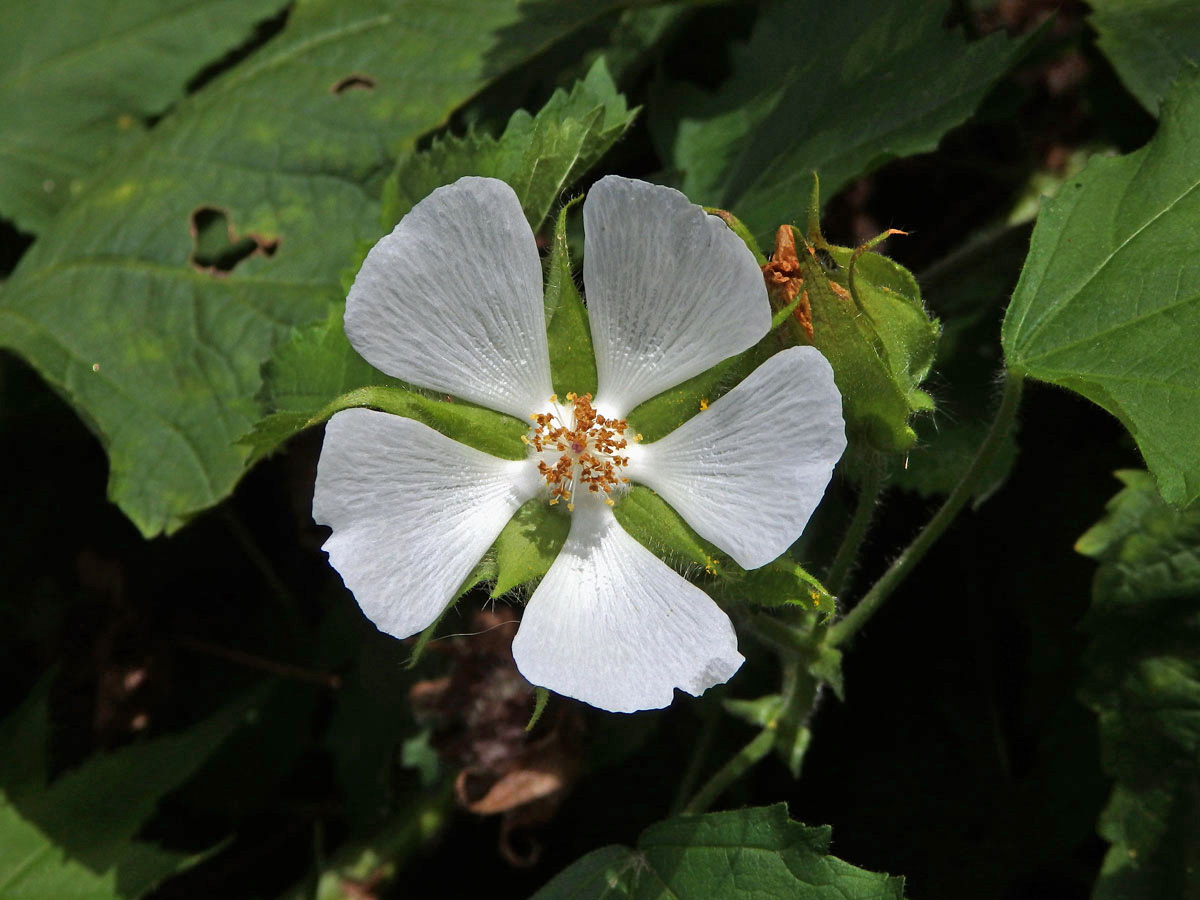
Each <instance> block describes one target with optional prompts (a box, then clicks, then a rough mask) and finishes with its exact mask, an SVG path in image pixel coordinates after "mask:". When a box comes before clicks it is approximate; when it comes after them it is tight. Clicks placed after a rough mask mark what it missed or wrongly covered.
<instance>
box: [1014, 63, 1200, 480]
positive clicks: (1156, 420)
mask: <svg viewBox="0 0 1200 900" xmlns="http://www.w3.org/2000/svg"><path fill="white" fill-rule="evenodd" d="M1198 135H1200V70H1197V69H1195V68H1192V69H1191V70H1189V72H1188V73H1187V75H1186V77H1184V78H1183V79H1181V81H1180V82H1179V83H1178V84H1177V85H1176V87H1175V90H1174V91H1173V92H1172V94H1171V95H1170V97H1169V98H1168V99H1167V102H1166V104H1165V105H1164V107H1163V114H1162V122H1161V125H1160V127H1159V132H1158V134H1157V135H1156V136H1155V138H1154V140H1152V141H1151V142H1150V143H1149V144H1148V145H1147V146H1145V147H1143V148H1142V149H1141V150H1138V151H1137V152H1136V153H1131V154H1129V155H1128V156H1124V157H1121V158H1119V159H1100V158H1097V159H1093V160H1092V161H1091V163H1089V165H1088V167H1087V168H1086V169H1085V170H1084V171H1083V172H1082V173H1081V174H1080V175H1079V176H1078V177H1077V178H1075V179H1073V180H1072V182H1071V183H1070V184H1068V185H1067V186H1066V187H1064V188H1063V189H1062V191H1060V192H1059V194H1058V196H1057V197H1055V199H1054V200H1052V201H1050V202H1049V203H1047V204H1046V206H1045V207H1044V208H1043V210H1042V212H1041V214H1040V215H1039V216H1038V222H1037V226H1036V227H1035V229H1034V232H1033V241H1032V245H1031V246H1030V249H1029V258H1028V260H1027V262H1026V264H1025V269H1024V271H1023V272H1022V273H1021V280H1020V282H1019V283H1018V284H1017V288H1016V291H1015V293H1014V294H1013V299H1012V303H1011V305H1010V306H1009V309H1008V313H1007V315H1006V316H1005V319H1004V329H1003V334H1002V339H1003V344H1004V354H1005V358H1006V360H1007V362H1008V365H1009V366H1010V367H1011V368H1013V369H1015V370H1017V371H1019V372H1022V373H1024V374H1026V375H1029V376H1031V377H1033V378H1037V379H1040V380H1042V381H1048V382H1051V383H1052V384H1057V385H1061V386H1063V387H1067V388H1071V389H1072V390H1074V391H1077V392H1078V393H1080V394H1082V395H1083V396H1085V397H1087V398H1088V399H1090V400H1092V401H1093V402H1095V403H1098V404H1099V405H1100V406H1103V407H1104V408H1105V409H1107V410H1108V411H1109V412H1110V413H1112V414H1113V415H1115V416H1116V417H1117V418H1118V419H1120V420H1121V422H1122V424H1124V425H1125V427H1126V428H1128V429H1129V431H1130V432H1131V433H1132V434H1133V437H1134V439H1135V440H1136V441H1137V445H1138V448H1139V449H1140V450H1141V452H1142V455H1143V456H1144V457H1145V459H1146V464H1147V465H1148V466H1149V468H1150V471H1151V472H1153V473H1154V476H1155V478H1156V479H1157V480H1158V487H1159V490H1160V491H1161V492H1162V494H1163V496H1164V497H1166V499H1167V500H1169V501H1171V502H1172V503H1187V502H1190V501H1192V500H1194V499H1196V498H1197V497H1200V354H1197V353H1196V349H1195V346H1194V342H1193V341H1191V340H1189V338H1188V336H1189V335H1195V334H1198V333H1200V268H1197V267H1196V265H1195V264H1194V260H1195V249H1196V233H1197V230H1198V229H1200V190H1197V188H1198V187H1200V140H1198V138H1197V136H1198Z"/></svg>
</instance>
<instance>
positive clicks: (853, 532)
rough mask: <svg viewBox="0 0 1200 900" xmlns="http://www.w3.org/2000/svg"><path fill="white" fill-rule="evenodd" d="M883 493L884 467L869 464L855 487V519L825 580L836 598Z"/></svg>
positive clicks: (826, 585)
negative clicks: (856, 497)
mask: <svg viewBox="0 0 1200 900" xmlns="http://www.w3.org/2000/svg"><path fill="white" fill-rule="evenodd" d="M882 491H883V466H882V465H872V466H870V468H869V469H868V471H867V473H866V475H865V476H864V478H863V482H862V484H860V485H859V486H858V499H857V502H856V503H855V506H854V516H853V517H852V518H851V519H850V524H849V526H847V528H846V534H845V535H844V536H843V537H842V543H841V545H840V546H839V547H838V549H837V553H836V554H835V555H834V557H833V562H832V563H831V564H830V566H829V574H828V575H827V576H826V577H825V588H826V590H828V591H829V592H830V593H831V594H833V595H834V596H835V597H836V596H837V595H838V594H839V593H841V592H842V590H843V588H845V586H846V576H847V575H849V574H850V567H851V566H853V565H854V561H855V560H856V559H857V558H858V551H859V549H860V548H861V547H862V543H863V540H864V539H865V538H866V536H867V529H868V528H870V527H871V519H872V518H873V517H874V515H875V505H876V503H878V502H879V495H880V493H882Z"/></svg>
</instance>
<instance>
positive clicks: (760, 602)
mask: <svg viewBox="0 0 1200 900" xmlns="http://www.w3.org/2000/svg"><path fill="white" fill-rule="evenodd" d="M725 575H726V583H725V586H724V588H723V590H724V591H726V592H728V593H731V594H735V595H736V596H737V598H738V599H739V600H744V601H745V602H747V603H751V604H753V605H755V606H762V607H768V608H769V607H776V606H799V607H802V608H804V609H806V610H811V611H813V612H816V613H817V614H818V616H819V618H820V621H827V620H828V619H829V618H831V617H832V616H833V614H834V612H835V611H836V608H837V601H836V598H835V597H834V596H833V595H832V594H831V593H829V591H828V590H826V588H825V586H824V585H823V584H821V582H820V581H819V580H817V579H816V578H815V577H813V576H812V575H810V574H809V573H808V572H807V571H805V569H804V567H803V566H801V565H799V564H798V563H796V562H793V561H792V560H791V559H789V558H788V557H787V556H781V557H780V558H779V559H777V560H775V561H774V562H770V563H767V564H766V565H765V566H762V567H761V568H758V569H751V570H749V571H747V570H745V569H742V568H741V567H740V566H736V565H734V564H733V563H730V564H729V565H728V566H726V568H725Z"/></svg>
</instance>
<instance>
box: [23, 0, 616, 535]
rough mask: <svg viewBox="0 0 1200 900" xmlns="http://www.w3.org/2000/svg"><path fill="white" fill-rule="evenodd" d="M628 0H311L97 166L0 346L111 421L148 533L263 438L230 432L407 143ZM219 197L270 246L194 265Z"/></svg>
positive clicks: (310, 311)
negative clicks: (199, 238)
mask: <svg viewBox="0 0 1200 900" xmlns="http://www.w3.org/2000/svg"><path fill="white" fill-rule="evenodd" d="M613 5H614V4H613V3H609V2H606V0H589V2H581V3H571V4H566V5H547V4H534V5H528V4H523V3H520V2H518V0H486V2H466V3H463V2H453V3H451V2H444V0H415V2H412V3H407V4H404V5H403V6H402V7H397V6H396V5H395V4H393V3H391V2H387V0H366V2H362V3H356V4H354V6H353V8H348V7H347V6H346V5H345V4H344V3H340V2H336V0H300V2H298V3H297V4H296V5H295V6H294V8H293V9H292V12H291V14H290V17H289V19H288V22H287V26H286V28H285V29H284V30H283V31H282V32H281V33H280V34H279V35H278V36H276V37H275V38H274V39H273V40H271V41H270V42H269V43H268V44H267V45H266V46H264V47H263V48H261V49H260V50H259V51H258V52H257V53H255V54H254V55H253V56H252V57H250V58H249V59H248V60H246V61H245V62H243V63H242V64H240V65H238V66H236V67H235V68H233V69H231V70H230V71H229V72H227V73H225V74H224V75H223V76H221V77H220V78H218V79H217V80H216V81H214V82H213V83H211V84H210V85H208V86H206V87H205V88H204V89H203V90H202V91H200V92H198V93H197V94H194V95H192V96H191V97H189V98H187V99H186V100H185V101H183V102H182V103H181V104H180V105H179V107H178V108H177V109H176V110H175V112H173V113H172V114H171V115H170V116H168V117H167V118H165V119H164V120H163V121H162V122H161V123H159V124H158V125H157V126H156V127H155V128H154V130H153V131H151V132H150V133H149V134H148V135H146V137H144V138H143V139H141V140H140V141H139V142H137V143H136V144H135V145H134V146H132V147H130V148H129V149H128V150H127V151H126V152H125V153H123V154H121V156H120V158H119V160H114V161H113V163H112V164H110V165H109V166H107V167H105V169H104V170H103V171H101V172H99V173H97V174H96V175H95V176H94V177H93V178H92V179H91V180H89V182H88V185H87V188H86V190H84V191H83V192H82V193H81V195H80V196H79V197H78V198H77V200H76V201H75V202H74V203H73V204H72V205H71V206H70V208H69V209H67V210H64V211H63V213H62V214H61V215H59V216H58V217H57V218H56V220H55V222H54V224H53V226H52V227H51V228H49V229H48V230H47V231H46V232H45V233H44V234H43V235H42V236H41V238H40V239H39V240H38V241H37V242H36V243H35V244H34V246H33V247H32V248H31V249H30V251H29V252H28V253H26V255H25V257H24V258H23V259H22V260H21V263H20V265H19V266H18V268H17V270H16V271H15V272H14V273H13V276H12V277H11V278H10V279H9V281H8V282H7V284H6V285H5V290H4V292H3V294H2V295H0V345H3V346H5V347H10V348H12V349H14V350H16V351H17V352H18V353H19V354H21V355H22V356H23V357H24V358H25V359H27V360H28V361H29V362H30V363H31V364H32V365H33V366H34V367H35V368H36V369H37V370H38V372H39V373H40V374H41V375H42V376H43V377H44V378H45V379H46V380H47V381H48V382H49V383H50V384H51V385H52V386H53V387H54V388H55V389H56V390H57V391H59V392H60V393H61V394H63V395H64V396H65V397H66V398H67V399H68V400H69V401H70V402H71V403H72V405H73V406H74V407H75V409H76V410H77V411H78V412H79V413H80V415H82V416H83V417H84V418H85V419H86V420H87V421H88V422H89V424H90V425H91V426H92V427H93V429H94V430H95V431H96V432H97V433H98V434H99V436H100V438H101V440H102V441H103V442H104V443H105V445H106V448H107V450H108V454H109V460H110V463H111V466H110V480H109V495H110V497H112V499H113V500H114V501H115V502H117V503H118V504H119V505H120V506H121V508H122V509H123V510H124V511H125V512H126V514H127V515H128V516H129V517H130V518H131V519H132V520H133V521H134V523H135V524H136V525H137V526H138V527H139V528H140V529H141V530H142V532H143V533H144V534H147V535H153V534H157V533H159V532H161V531H164V530H166V531H170V530H173V529H175V528H178V527H179V526H180V525H181V524H182V523H183V522H184V521H185V520H186V519H187V518H188V517H189V516H191V515H193V514H194V513H196V512H197V511H199V510H201V509H204V508H206V507H208V506H211V505H212V504H214V503H216V502H218V501H220V500H221V499H223V498H224V497H225V496H227V495H228V493H229V492H230V490H231V489H232V488H233V485H234V484H235V483H236V482H237V480H238V478H239V477H240V476H241V474H242V472H243V471H244V469H245V466H246V463H247V460H248V458H249V453H250V451H249V449H248V448H246V447H241V446H235V443H234V442H235V441H237V439H238V438H239V437H240V436H241V435H242V434H244V433H245V432H246V431H248V430H249V429H250V428H251V427H253V425H254V424H255V422H257V421H258V419H259V415H258V409H257V405H256V404H255V403H254V397H255V395H256V394H257V392H258V390H259V387H260V369H261V366H262V364H263V363H264V362H265V361H266V360H267V359H268V358H269V357H270V354H271V351H272V349H273V348H274V346H275V345H277V344H278V343H280V342H282V341H284V340H286V339H287V338H288V337H289V335H290V333H291V329H292V327H294V326H297V325H305V324H308V323H311V322H314V321H318V320H320V319H321V318H322V317H323V316H324V315H325V313H326V311H327V310H328V308H329V305H330V304H331V303H333V302H336V301H337V300H338V299H339V298H340V297H341V296H342V294H343V292H342V289H341V286H340V283H339V272H340V270H341V268H342V266H343V265H345V264H346V261H347V260H349V259H351V258H352V257H353V255H354V254H355V252H356V251H357V248H358V247H359V246H361V244H362V243H363V242H364V241H367V242H369V241H371V240H373V239H374V238H376V237H378V233H379V226H378V221H379V207H378V204H377V203H376V202H375V200H374V197H375V195H376V191H377V190H378V187H379V185H380V182H381V178H382V174H383V173H384V172H385V171H386V170H387V169H389V168H390V166H391V163H392V157H393V155H394V154H395V152H396V151H397V149H399V148H402V147H406V146H411V144H412V142H413V141H414V140H415V139H416V138H417V137H419V136H420V135H422V134H424V133H425V132H427V131H429V130H430V129H432V128H435V127H437V126H438V125H440V124H441V123H442V122H444V121H445V119H446V117H447V115H448V114H449V113H450V112H451V111H452V110H453V109H454V108H455V107H457V106H458V105H460V104H461V103H462V102H463V101H465V100H466V99H468V98H469V97H471V96H473V95H474V94H475V93H477V92H478V91H479V90H480V89H481V88H482V87H483V86H484V85H486V84H487V83H489V82H490V81H491V80H492V79H493V78H495V77H496V76H498V75H499V74H502V73H504V72H506V71H509V70H511V69H512V68H513V67H515V66H518V65H520V64H522V63H523V62H524V61H525V60H527V59H528V58H529V57H530V55H532V54H534V53H536V52H538V51H539V50H540V49H541V48H544V47H545V46H547V45H548V44H550V43H552V42H553V41H554V40H556V39H557V38H558V37H561V36H562V35H564V34H566V33H568V32H569V31H571V30H572V29H573V28H575V27H577V26H578V25H580V24H581V23H584V22H586V21H589V20H590V19H591V18H593V17H595V16H596V15H598V14H600V13H602V12H605V11H607V10H609V9H611V8H612V7H613ZM346 79H351V81H349V82H347V81H346ZM348 84H350V85H353V86H352V87H349V88H346V85H348ZM343 88H346V89H343ZM205 210H217V211H219V212H221V213H222V214H224V215H225V216H226V218H227V220H228V222H229V223H230V226H231V228H232V229H233V232H234V234H233V235H232V236H231V243H232V244H236V243H237V242H238V240H240V239H241V238H243V237H251V238H253V239H254V241H255V246H256V248H257V249H258V250H259V251H260V252H255V253H252V254H251V255H249V256H247V257H246V258H244V259H243V260H241V261H240V262H238V264H237V265H236V267H235V268H234V269H233V270H232V271H230V272H228V273H225V274H222V273H215V272H212V271H208V270H203V271H201V270H199V269H197V268H196V267H195V266H193V265H192V264H191V263H190V262H189V260H190V259H191V258H192V254H193V252H194V250H195V247H194V242H193V237H192V233H191V232H192V229H193V228H194V220H195V215H196V214H197V213H198V212H202V211H205ZM117 222H120V223H121V227H119V228H118V227H113V226H114V223H117Z"/></svg>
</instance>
